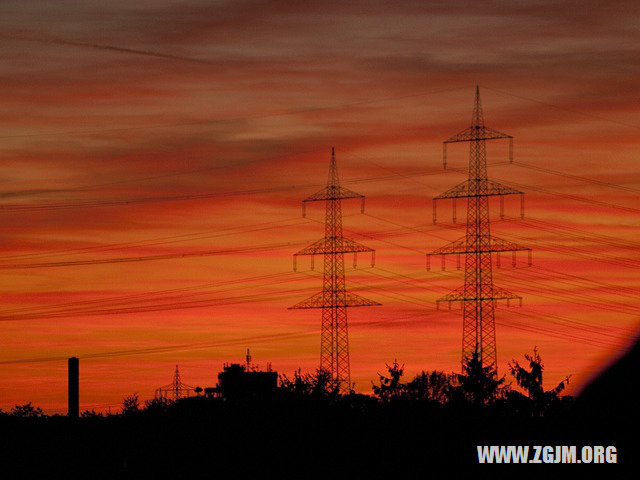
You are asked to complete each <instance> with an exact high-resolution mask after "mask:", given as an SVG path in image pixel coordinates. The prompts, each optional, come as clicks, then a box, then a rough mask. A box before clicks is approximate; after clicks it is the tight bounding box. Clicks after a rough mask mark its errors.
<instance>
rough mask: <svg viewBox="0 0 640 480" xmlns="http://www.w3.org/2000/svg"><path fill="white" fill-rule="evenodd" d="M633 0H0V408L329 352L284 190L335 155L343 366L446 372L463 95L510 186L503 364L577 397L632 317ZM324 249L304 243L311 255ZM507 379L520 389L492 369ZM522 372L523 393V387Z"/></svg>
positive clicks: (451, 349)
mask: <svg viewBox="0 0 640 480" xmlns="http://www.w3.org/2000/svg"><path fill="white" fill-rule="evenodd" d="M639 14H640V4H638V2H624V1H620V2H615V3H609V4H607V3H606V2H591V1H581V2H556V1H489V2H466V1H460V2H444V1H443V2H435V1H434V2H408V1H400V2H379V1H366V2H364V1H357V0H356V1H351V2H333V1H324V2H315V1H311V2H290V1H267V2H261V1H241V0H236V1H173V2H171V1H163V0H153V1H151V0H146V1H137V2H131V1H127V2H122V1H111V2H97V1H80V0H76V1H56V2H44V1H28V0H27V1H25V0H22V1H12V0H6V1H3V2H2V3H1V4H0V32H1V33H0V39H1V41H0V56H1V62H0V142H1V143H0V145H1V147H0V219H1V220H0V225H1V226H0V240H1V241H0V249H1V251H0V298H1V304H0V379H1V380H2V381H1V382H0V408H2V409H3V410H5V411H6V410H9V409H10V408H11V407H13V406H14V405H16V404H23V403H26V402H28V401H32V402H33V403H34V404H35V405H38V406H40V407H42V408H43V409H45V410H46V411H47V412H49V413H54V412H60V413H63V412H64V411H65V410H66V388H67V384H66V381H67V380H66V358H67V357H70V356H74V355H75V356H78V357H80V359H81V360H80V378H81V384H80V400H81V410H85V409H92V408H95V409H96V410H105V409H106V408H107V407H109V406H111V408H114V409H117V408H118V405H119V404H120V403H121V401H122V398H123V397H124V396H126V395H128V394H131V393H133V392H137V393H138V394H139V395H140V397H141V398H142V399H148V398H151V397H152V396H153V392H154V390H155V388H157V387H159V386H161V385H164V384H167V383H169V382H170V381H171V379H172V375H173V370H174V368H175V365H176V364H179V365H180V370H181V373H182V376H183V380H184V381H185V382H186V383H188V384H190V385H200V386H202V387H205V386H213V385H215V381H216V378H215V375H216V374H217V372H218V371H219V370H221V368H222V365H223V363H224V362H232V361H243V359H244V353H245V350H246V348H250V349H251V352H252V355H253V357H254V360H255V362H256V363H258V364H259V365H261V366H263V367H264V366H266V364H267V362H271V364H272V366H273V369H274V370H277V371H278V372H282V373H287V374H289V375H290V374H291V373H292V372H293V370H294V369H298V368H301V369H302V370H303V371H312V370H313V369H315V368H316V367H317V365H318V362H319V349H320V335H319V333H320V311H318V310H288V309H287V307H289V306H291V305H293V304H295V303H297V302H298V301H301V300H303V299H304V298H306V297H308V296H310V295H312V294H314V293H316V292H317V291H319V290H320V288H321V268H316V269H315V271H311V270H310V269H309V263H308V259H307V258H304V259H301V260H300V262H299V265H298V271H297V272H293V270H292V254H293V253H295V252H296V251H298V250H300V249H301V248H302V247H304V246H306V245H307V244H309V243H311V242H313V241H315V240H317V239H319V238H321V237H322V235H323V232H324V230H323V226H322V222H323V221H324V209H323V206H322V205H320V204H313V205H310V206H309V208H308V210H307V218H302V217H301V200H302V199H303V198H305V197H307V196H308V195H310V194H312V193H314V192H316V191H317V190H319V189H320V188H322V186H323V184H324V183H325V182H326V178H327V171H328V164H329V155H330V151H331V146H335V148H336V157H337V161H338V167H339V171H340V175H341V178H342V183H343V185H344V186H346V187H347V188H349V189H351V190H354V191H356V192H358V193H360V194H363V195H365V196H366V197H367V204H366V212H365V214H361V213H360V210H359V203H358V202H357V201H354V200H349V201H347V200H345V201H344V203H343V212H344V229H345V235H347V236H349V237H350V238H352V239H354V240H356V241H358V242H361V243H363V244H366V245H368V246H370V247H372V248H375V250H376V267H375V268H370V267H368V266H367V262H366V259H365V258H359V259H358V260H359V264H358V268H357V269H353V268H352V263H351V259H350V258H349V259H347V261H345V264H346V265H347V266H348V268H347V272H346V273H347V285H348V286H349V288H350V289H351V290H352V291H354V292H356V293H359V294H361V295H363V296H365V297H367V298H370V299H372V300H375V301H377V302H379V303H381V304H382V306H379V307H370V308H358V309H352V310H350V311H349V322H350V323H349V326H350V330H349V333H350V351H351V373H352V379H353V380H354V381H355V382H356V387H357V390H358V391H360V392H363V393H370V392H371V381H372V380H376V379H377V375H376V372H381V373H382V372H383V370H384V369H385V363H391V362H393V361H394V359H397V360H398V362H399V363H400V364H404V365H405V370H406V374H407V377H411V376H412V375H414V374H415V373H417V372H419V371H421V370H423V369H424V370H433V369H437V370H445V371H458V370H459V368H460V348H461V336H462V318H461V313H460V311H459V310H457V309H455V308H454V309H453V310H451V311H448V310H447V309H446V306H445V307H444V308H443V309H441V310H440V311H437V310H436V306H435V300H436V299H437V298H439V297H441V296H443V295H445V294H446V293H448V292H449V291H450V290H452V289H454V288H456V287H458V286H460V285H462V282H463V272H462V271H458V270H456V268H455V259H449V260H448V261H447V270H446V271H444V272H443V271H441V270H440V262H439V260H436V261H435V262H433V267H434V268H432V270H431V271H427V270H426V268H425V254H426V253H427V252H430V251H433V250H435V249H437V248H439V247H441V246H443V245H445V244H446V243H447V242H449V241H452V240H455V239H457V238H459V237H461V236H463V235H464V218H465V209H464V206H463V205H462V204H461V203H459V204H458V223H457V224H453V223H452V221H451V207H450V204H448V203H446V202H442V204H441V205H440V206H439V208H438V217H439V218H438V219H439V222H438V224H436V225H433V224H432V210H431V200H432V198H433V197H434V196H436V195H438V194H440V193H442V192H444V191H446V190H447V189H449V188H451V187H453V186H455V185H456V184H458V183H460V182H462V181H463V180H464V179H465V175H466V168H467V166H468V145H466V144H459V145H454V146H450V147H449V150H448V164H449V168H448V169H447V170H443V168H442V141H443V140H445V139H446V138H447V137H449V136H451V135H453V134H455V133H456V132H458V131H460V130H463V129H464V128H466V127H468V126H469V124H470V120H471V111H472V107H473V97H474V90H475V85H476V84H478V85H479V86H480V92H481V95H482V101H483V107H484V115H485V120H486V124H487V125H488V126H490V127H492V128H495V129H497V130H499V131H502V132H505V133H507V134H510V135H513V137H514V163H513V164H509V163H508V145H507V144H506V143H500V142H495V144H494V143H491V144H489V145H488V162H489V165H490V166H489V176H490V177H491V178H493V179H495V180H497V181H499V182H501V183H504V184H507V185H510V186H512V187H513V188H516V189H518V190H521V191H523V192H525V194H526V195H525V202H526V215H525V219H524V220H520V218H519V199H518V198H507V199H506V201H505V211H506V217H505V219H504V220H500V217H499V211H498V202H497V201H495V202H493V201H492V204H491V205H492V207H493V216H492V219H493V221H494V222H493V223H492V232H493V233H494V234H495V235H497V236H500V237H502V238H505V239H508V240H510V241H514V242H517V243H519V244H521V245H524V246H528V247H531V248H532V249H533V266H532V267H527V262H526V255H525V254H523V255H522V256H519V257H518V263H517V266H516V268H515V269H514V268H511V264H510V259H509V258H508V257H507V256H504V257H503V262H502V268H501V269H497V268H496V269H495V270H494V279H495V284H496V285H498V286H501V287H503V288H506V289H508V290H510V291H512V292H514V293H516V294H519V295H521V296H522V297H523V306H522V308H517V307H513V308H509V309H507V307H506V305H501V306H500V308H499V309H498V311H497V316H496V324H497V327H496V331H497V350H498V363H499V370H500V372H501V373H507V363H508V362H509V361H510V360H511V359H512V358H516V359H522V355H523V354H524V353H527V352H531V351H532V349H533V347H534V346H537V347H538V351H539V352H540V354H541V355H542V357H543V359H544V361H545V367H546V368H545V381H546V385H547V386H548V387H552V386H554V385H555V384H556V383H557V382H559V381H560V380H561V379H562V378H563V377H564V376H565V375H568V374H572V375H573V376H572V377H571V383H570V385H569V390H568V392H569V393H577V392H579V390H580V388H581V387H582V386H583V385H584V384H585V382H587V381H588V380H589V378H591V376H593V375H594V374H596V373H597V372H598V371H599V370H600V369H602V368H604V367H605V366H606V365H607V364H608V363H609V362H611V361H613V360H614V359H615V358H616V357H617V356H618V355H620V354H621V353H622V352H623V351H624V350H625V348H626V347H627V346H628V345H629V342H631V341H632V340H633V338H635V336H636V335H637V333H638V327H639V324H638V316H639V315H640V300H639V295H640V257H638V253H637V252H638V249H639V248H640V240H639V239H638V237H639V233H640V204H639V203H638V199H639V197H640V169H639V168H638V161H639V156H638V150H639V147H640V139H639V138H638V134H639V133H640V90H639V89H638V84H639V80H640V49H639V48H638V45H640V27H639V26H638V25H639V24H638V18H639ZM319 266H321V259H319V258H317V259H316V267H319ZM508 379H509V381H512V379H511V378H510V377H508ZM514 383H515V382H514Z"/></svg>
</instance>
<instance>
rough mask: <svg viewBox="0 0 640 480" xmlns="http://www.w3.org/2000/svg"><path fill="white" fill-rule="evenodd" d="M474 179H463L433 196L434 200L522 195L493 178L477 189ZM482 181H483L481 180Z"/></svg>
mask: <svg viewBox="0 0 640 480" xmlns="http://www.w3.org/2000/svg"><path fill="white" fill-rule="evenodd" d="M477 183H478V182H477V181H476V180H465V181H464V182H462V183H461V184H459V185H456V186H455V187H453V188H452V189H450V190H447V191H446V192H444V193H442V194H440V195H438V196H437V197H434V199H433V200H434V201H436V200H444V199H445V198H469V197H491V196H497V195H524V192H521V191H520V190H516V189H515V188H511V187H508V186H506V185H502V184H500V183H498V182H494V181H493V180H486V188H484V185H482V186H481V187H480V189H478V185H477ZM483 183H484V182H483Z"/></svg>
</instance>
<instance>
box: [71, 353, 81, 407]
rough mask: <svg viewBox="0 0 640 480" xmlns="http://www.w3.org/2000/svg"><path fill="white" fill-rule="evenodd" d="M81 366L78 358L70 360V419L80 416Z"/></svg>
mask: <svg viewBox="0 0 640 480" xmlns="http://www.w3.org/2000/svg"><path fill="white" fill-rule="evenodd" d="M79 364H80V361H79V360H78V357H71V358H69V412H68V416H69V418H78V417H79V415H80V386H79V377H80V373H79Z"/></svg>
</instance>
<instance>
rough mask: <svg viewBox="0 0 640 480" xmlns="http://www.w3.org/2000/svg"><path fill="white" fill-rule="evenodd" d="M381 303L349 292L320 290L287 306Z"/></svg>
mask: <svg viewBox="0 0 640 480" xmlns="http://www.w3.org/2000/svg"><path fill="white" fill-rule="evenodd" d="M379 305H381V304H380V303H378V302H374V301H373V300H369V299H367V298H364V297H361V296H360V295H356V294H355V293H350V292H339V291H336V292H331V291H326V292H324V291H323V292H320V293H316V294H315V295H313V296H311V297H309V298H307V299H306V300H303V301H302V302H300V303H296V304H295V305H294V306H292V307H289V310H296V309H305V308H327V307H328V308H331V307H373V306H379Z"/></svg>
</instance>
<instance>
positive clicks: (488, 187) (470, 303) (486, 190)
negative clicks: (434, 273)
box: [427, 87, 531, 372]
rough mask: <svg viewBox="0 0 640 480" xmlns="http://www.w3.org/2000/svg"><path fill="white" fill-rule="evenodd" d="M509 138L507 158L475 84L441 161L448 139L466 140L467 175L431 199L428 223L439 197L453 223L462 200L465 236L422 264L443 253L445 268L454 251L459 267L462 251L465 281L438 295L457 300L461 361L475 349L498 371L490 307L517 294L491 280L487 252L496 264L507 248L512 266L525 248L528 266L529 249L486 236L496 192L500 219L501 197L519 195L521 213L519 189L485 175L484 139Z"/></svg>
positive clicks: (500, 136) (517, 297) (522, 199)
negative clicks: (464, 119)
mask: <svg viewBox="0 0 640 480" xmlns="http://www.w3.org/2000/svg"><path fill="white" fill-rule="evenodd" d="M498 139H508V140H509V158H510V161H512V159H513V137H511V136H510V135H506V134H504V133H500V132H498V131H496V130H493V129H491V128H488V127H486V126H485V125H484V117H483V114H482V105H481V103H480V89H479V88H478V87H476V96H475V104H474V107H473V116H472V122H471V126H470V127H469V128H467V129H465V130H463V131H461V132H459V133H458V134H456V135H454V136H453V137H451V138H449V139H447V140H445V142H444V143H443V164H444V167H445V168H446V167H447V163H446V162H447V157H446V146H447V144H448V143H457V142H469V143H470V144H471V145H470V151H469V176H468V179H467V180H466V181H465V182H463V183H461V184H460V185H458V186H456V187H454V188H452V189H451V190H448V191H447V192H445V193H443V194H441V195H439V196H437V197H435V198H434V199H433V223H436V205H437V202H438V201H439V200H443V199H451V200H452V204H453V221H454V223H455V222H456V208H455V205H456V204H455V202H456V200H457V199H461V198H466V199H467V228H466V235H465V236H464V237H463V238H461V239H458V240H456V241H454V242H452V243H450V244H449V245H446V246H444V247H442V248H439V249H438V250H436V251H434V252H432V253H429V254H427V269H430V267H431V263H430V259H431V257H432V256H434V255H441V256H442V269H443V270H444V269H445V261H444V260H445V255H456V256H457V267H458V269H460V255H465V265H464V285H463V286H462V287H460V288H457V289H456V290H454V291H453V292H451V293H449V294H448V295H445V296H444V297H442V298H440V299H438V300H437V303H438V305H439V304H440V302H448V303H449V308H450V307H451V303H453V302H460V303H461V305H462V310H463V323H462V366H463V368H464V365H465V363H466V362H467V361H468V360H469V359H470V358H471V357H472V356H473V354H474V353H476V352H477V354H478V357H479V360H480V361H481V362H482V366H483V367H490V368H492V369H493V370H494V371H495V372H497V349H496V332H495V308H496V306H497V301H498V300H507V306H509V303H510V300H514V299H517V300H519V301H520V304H522V298H521V297H519V296H517V295H515V294H513V293H511V292H509V291H507V290H505V289H503V288H500V287H496V286H494V284H493V265H492V259H491V258H492V257H491V254H492V253H495V254H496V264H497V266H498V267H499V266H500V252H511V253H512V266H514V267H515V265H516V252H517V251H527V252H528V263H529V265H531V249H530V248H526V247H521V246H520V245H517V244H515V243H512V242H508V241H506V240H502V239H500V238H497V237H495V236H492V235H491V222H490V210H489V197H491V196H498V197H500V218H504V196H506V195H516V194H517V195H520V199H521V200H520V216H521V218H524V194H523V192H520V191H518V190H515V189H513V188H511V187H507V186H505V185H501V184H499V183H497V182H494V181H491V180H489V179H488V178H487V152H486V142H487V140H498Z"/></svg>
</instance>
